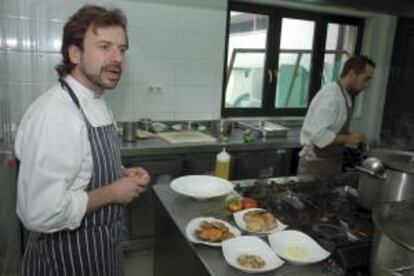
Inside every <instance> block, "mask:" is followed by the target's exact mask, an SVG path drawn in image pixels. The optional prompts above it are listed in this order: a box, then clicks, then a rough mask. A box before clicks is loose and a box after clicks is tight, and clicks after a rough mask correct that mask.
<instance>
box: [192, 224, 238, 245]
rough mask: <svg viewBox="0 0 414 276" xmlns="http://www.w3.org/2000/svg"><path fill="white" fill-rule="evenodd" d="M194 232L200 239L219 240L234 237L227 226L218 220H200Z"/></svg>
mask: <svg viewBox="0 0 414 276" xmlns="http://www.w3.org/2000/svg"><path fill="white" fill-rule="evenodd" d="M195 234H196V236H197V237H198V238H199V239H200V240H203V241H208V242H221V241H223V240H227V239H230V238H233V237H234V234H233V233H231V232H230V230H229V228H228V227H227V226H226V225H225V224H224V223H222V222H220V221H212V222H208V221H206V220H204V221H202V222H201V223H200V226H199V228H198V229H197V230H195Z"/></svg>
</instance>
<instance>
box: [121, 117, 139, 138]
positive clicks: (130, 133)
mask: <svg viewBox="0 0 414 276" xmlns="http://www.w3.org/2000/svg"><path fill="white" fill-rule="evenodd" d="M121 126H122V140H123V141H124V142H135V140H136V139H137V128H138V124H137V122H122V123H121Z"/></svg>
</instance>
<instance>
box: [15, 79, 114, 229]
mask: <svg viewBox="0 0 414 276" xmlns="http://www.w3.org/2000/svg"><path fill="white" fill-rule="evenodd" d="M65 80H66V81H67V83H68V84H69V85H70V86H71V87H72V89H73V90H74V93H75V95H76V96H77V98H78V100H79V103H80V106H81V107H82V108H83V110H84V113H85V115H86V117H87V118H88V120H89V122H90V123H91V124H92V126H95V127H96V126H102V125H108V124H111V123H113V122H114V120H113V116H112V113H111V111H110V110H109V109H108V107H107V106H106V104H105V101H104V99H103V97H100V96H97V95H96V94H95V93H94V92H92V91H91V90H89V89H87V88H86V87H84V86H83V85H81V84H80V83H79V82H78V81H77V80H75V79H74V78H73V77H71V76H67V77H66V78H65ZM15 150H16V154H17V157H18V158H19V159H20V161H21V163H20V168H19V176H18V182H17V214H18V216H19V218H20V219H21V221H22V222H23V224H24V225H25V227H26V228H27V229H29V230H32V231H36V232H45V233H51V232H56V231H59V230H63V229H75V228H77V227H79V225H80V223H81V220H82V218H83V217H84V215H85V213H86V209H87V204H88V195H87V193H86V192H85V188H86V187H87V185H88V183H89V180H90V178H91V175H92V169H93V166H92V155H91V148H90V143H89V138H88V133H87V128H86V123H85V121H84V118H83V117H82V115H81V113H80V111H79V109H78V107H77V106H76V105H75V104H74V103H73V101H72V99H71V98H70V96H69V94H68V92H67V91H66V90H63V88H62V87H61V85H60V83H58V84H56V85H54V86H53V87H52V88H50V89H49V90H48V91H46V92H45V93H44V94H43V95H41V96H40V97H39V98H38V99H37V100H36V101H35V102H33V104H32V105H31V106H30V107H29V109H28V110H27V111H26V113H25V114H24V116H23V119H22V121H21V122H20V126H19V129H18V131H17V135H16V142H15Z"/></svg>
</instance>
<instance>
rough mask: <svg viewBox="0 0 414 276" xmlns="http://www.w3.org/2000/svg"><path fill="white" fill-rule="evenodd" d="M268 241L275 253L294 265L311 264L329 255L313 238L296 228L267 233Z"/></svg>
mask: <svg viewBox="0 0 414 276" xmlns="http://www.w3.org/2000/svg"><path fill="white" fill-rule="evenodd" d="M268 238H269V243H270V246H271V248H272V249H273V251H275V253H276V254H277V255H278V256H279V257H281V258H283V259H285V260H286V261H288V262H290V263H292V264H296V265H307V264H313V263H317V262H320V261H323V260H325V259H326V258H328V257H329V255H331V253H330V252H328V251H326V250H325V249H323V248H322V247H321V246H320V245H319V244H318V243H317V242H316V241H315V240H314V239H312V238H311V237H309V236H308V235H306V234H305V233H303V232H300V231H297V230H286V231H281V232H276V233H273V234H271V235H269V237H268Z"/></svg>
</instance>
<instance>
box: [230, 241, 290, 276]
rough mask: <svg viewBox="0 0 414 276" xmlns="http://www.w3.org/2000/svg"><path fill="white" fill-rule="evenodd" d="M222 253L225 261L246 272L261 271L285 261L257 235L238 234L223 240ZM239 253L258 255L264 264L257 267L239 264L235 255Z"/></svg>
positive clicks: (270, 268) (277, 266)
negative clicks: (238, 235)
mask: <svg viewBox="0 0 414 276" xmlns="http://www.w3.org/2000/svg"><path fill="white" fill-rule="evenodd" d="M222 250H223V255H224V258H225V259H226V261H227V263H228V264H229V265H231V266H233V267H235V268H238V269H240V270H242V271H244V272H247V273H263V272H266V271H270V270H274V269H276V268H279V267H280V266H282V265H283V264H284V263H285V262H284V261H283V260H281V259H280V258H279V257H278V256H277V255H276V254H275V252H273V251H272V249H271V248H270V247H269V245H267V243H265V242H264V241H263V240H261V239H260V238H258V237H254V236H240V237H236V238H234V239H230V240H226V241H224V242H223V247H222ZM241 254H252V255H257V256H260V257H261V258H262V259H263V260H264V261H265V266H264V267H262V268H259V269H252V268H247V267H243V266H241V265H240V264H239V263H238V262H237V257H239V256H240V255H241Z"/></svg>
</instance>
